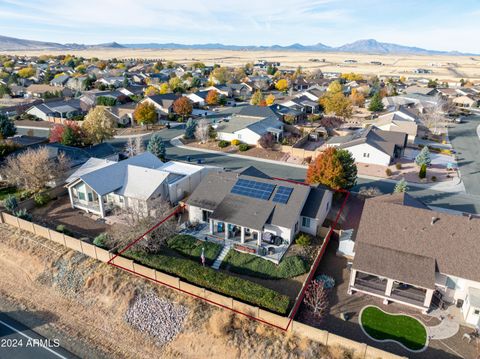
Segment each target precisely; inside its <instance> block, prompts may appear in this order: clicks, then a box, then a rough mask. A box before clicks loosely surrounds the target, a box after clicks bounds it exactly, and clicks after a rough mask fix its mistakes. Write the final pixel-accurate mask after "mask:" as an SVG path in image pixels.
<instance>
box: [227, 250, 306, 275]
mask: <svg viewBox="0 0 480 359" xmlns="http://www.w3.org/2000/svg"><path fill="white" fill-rule="evenodd" d="M222 268H224V269H227V270H229V271H231V272H234V273H239V274H246V275H249V276H252V277H258V278H264V279H283V278H292V277H296V276H299V275H301V274H304V273H306V272H308V269H309V265H308V263H307V262H306V261H305V260H304V259H303V258H301V257H300V256H291V257H284V258H283V259H282V260H281V261H280V263H279V264H275V263H273V262H270V261H268V260H266V259H262V258H260V257H257V256H254V255H251V254H248V253H240V252H238V251H236V250H233V249H232V250H230V251H229V252H228V254H227V256H226V257H225V258H224V260H223V262H222Z"/></svg>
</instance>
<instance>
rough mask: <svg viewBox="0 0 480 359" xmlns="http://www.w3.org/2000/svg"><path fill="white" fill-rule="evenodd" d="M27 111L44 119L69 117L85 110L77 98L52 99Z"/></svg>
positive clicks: (80, 113)
mask: <svg viewBox="0 0 480 359" xmlns="http://www.w3.org/2000/svg"><path fill="white" fill-rule="evenodd" d="M26 113H28V114H29V115H34V116H36V117H38V118H40V119H42V120H44V121H48V120H50V119H55V118H60V119H69V118H72V117H74V116H77V115H82V114H84V113H85V112H84V111H83V110H82V108H81V105H80V101H79V100H77V99H72V100H62V101H51V102H44V103H41V104H37V105H34V106H32V107H30V108H29V109H28V110H27V111H26Z"/></svg>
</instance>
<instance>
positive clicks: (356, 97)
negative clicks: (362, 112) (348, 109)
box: [350, 89, 365, 107]
mask: <svg viewBox="0 0 480 359" xmlns="http://www.w3.org/2000/svg"><path fill="white" fill-rule="evenodd" d="M350 101H351V102H352V105H353V106H358V107H363V106H365V96H363V94H362V93H361V92H359V91H358V90H357V89H352V93H351V94H350Z"/></svg>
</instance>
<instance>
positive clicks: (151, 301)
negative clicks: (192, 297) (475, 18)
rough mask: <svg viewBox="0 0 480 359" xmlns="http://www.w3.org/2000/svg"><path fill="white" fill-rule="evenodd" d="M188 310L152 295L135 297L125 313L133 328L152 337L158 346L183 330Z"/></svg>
mask: <svg viewBox="0 0 480 359" xmlns="http://www.w3.org/2000/svg"><path fill="white" fill-rule="evenodd" d="M187 314H188V310H187V308H186V307H185V306H183V305H177V304H174V303H172V302H171V301H168V300H166V299H163V298H159V297H158V296H157V295H155V294H154V293H152V292H150V293H146V294H143V295H139V296H137V297H136V298H135V299H134V301H133V303H132V305H131V306H130V307H129V308H128V310H127V312H126V313H125V320H126V321H127V323H129V324H130V325H131V326H133V327H134V328H136V329H138V330H140V331H141V332H144V333H147V334H149V335H150V336H152V337H153V338H154V340H155V342H156V343H157V344H159V345H164V344H166V343H168V342H170V341H171V340H172V339H173V338H174V337H175V336H176V335H177V334H178V333H179V332H180V331H181V330H182V328H183V324H184V321H185V317H186V316H187Z"/></svg>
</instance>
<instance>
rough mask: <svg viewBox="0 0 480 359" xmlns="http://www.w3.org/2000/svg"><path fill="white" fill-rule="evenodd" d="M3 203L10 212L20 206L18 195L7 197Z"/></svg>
mask: <svg viewBox="0 0 480 359" xmlns="http://www.w3.org/2000/svg"><path fill="white" fill-rule="evenodd" d="M3 205H4V206H5V209H6V210H7V211H8V212H10V213H13V212H14V211H15V210H16V209H17V207H18V201H17V197H15V196H14V195H10V196H8V197H7V198H6V199H5V201H4V203H3Z"/></svg>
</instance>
